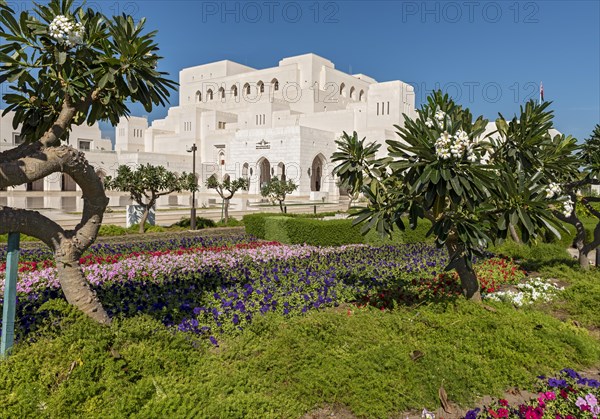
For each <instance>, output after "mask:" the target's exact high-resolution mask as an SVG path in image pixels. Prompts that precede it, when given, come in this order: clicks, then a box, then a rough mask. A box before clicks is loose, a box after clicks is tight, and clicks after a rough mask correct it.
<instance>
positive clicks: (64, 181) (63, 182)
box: [60, 173, 77, 192]
mask: <svg viewBox="0 0 600 419" xmlns="http://www.w3.org/2000/svg"><path fill="white" fill-rule="evenodd" d="M60 190H61V191H62V192H74V191H76V190H77V183H75V181H74V180H73V178H72V177H71V176H69V175H68V174H66V173H62V174H61V177H60Z"/></svg>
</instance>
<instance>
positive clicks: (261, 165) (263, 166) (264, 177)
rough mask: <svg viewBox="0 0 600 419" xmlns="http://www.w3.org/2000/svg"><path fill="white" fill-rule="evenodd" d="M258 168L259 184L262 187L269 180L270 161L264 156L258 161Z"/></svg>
mask: <svg viewBox="0 0 600 419" xmlns="http://www.w3.org/2000/svg"><path fill="white" fill-rule="evenodd" d="M257 166H258V170H259V172H260V180H259V186H260V187H261V188H262V187H263V186H264V185H265V183H267V182H269V181H270V180H271V163H270V162H269V160H267V158H266V157H263V158H262V159H260V160H259V161H258V164H257Z"/></svg>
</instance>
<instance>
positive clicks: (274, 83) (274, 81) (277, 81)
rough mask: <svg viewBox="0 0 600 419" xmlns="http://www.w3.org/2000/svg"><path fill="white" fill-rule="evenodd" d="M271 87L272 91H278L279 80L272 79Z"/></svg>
mask: <svg viewBox="0 0 600 419" xmlns="http://www.w3.org/2000/svg"><path fill="white" fill-rule="evenodd" d="M271 85H273V91H274V92H275V91H277V90H279V80H277V79H273V80H271Z"/></svg>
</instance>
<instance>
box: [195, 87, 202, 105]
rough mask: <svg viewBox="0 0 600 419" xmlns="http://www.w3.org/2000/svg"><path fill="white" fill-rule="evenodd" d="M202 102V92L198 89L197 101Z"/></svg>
mask: <svg viewBox="0 0 600 419" xmlns="http://www.w3.org/2000/svg"><path fill="white" fill-rule="evenodd" d="M200 102H202V92H201V91H200V90H198V91H197V92H196V103H200Z"/></svg>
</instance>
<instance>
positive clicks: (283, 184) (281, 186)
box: [260, 176, 298, 212]
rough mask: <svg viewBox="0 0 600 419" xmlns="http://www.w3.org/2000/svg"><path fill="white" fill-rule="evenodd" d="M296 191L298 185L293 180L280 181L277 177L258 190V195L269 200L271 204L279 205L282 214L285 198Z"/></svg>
mask: <svg viewBox="0 0 600 419" xmlns="http://www.w3.org/2000/svg"><path fill="white" fill-rule="evenodd" d="M296 189H298V185H296V184H295V183H294V181H293V180H291V179H288V180H287V181H286V180H283V179H281V180H280V179H278V178H277V176H274V177H273V178H271V180H270V181H269V182H267V183H266V184H265V185H264V186H263V187H262V188H261V189H260V194H261V195H262V196H264V197H265V198H269V201H271V203H273V204H274V203H275V202H277V203H279V209H280V210H281V212H283V203H284V202H285V197H286V196H287V195H288V194H291V193H292V192H294V191H295V190H296Z"/></svg>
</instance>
